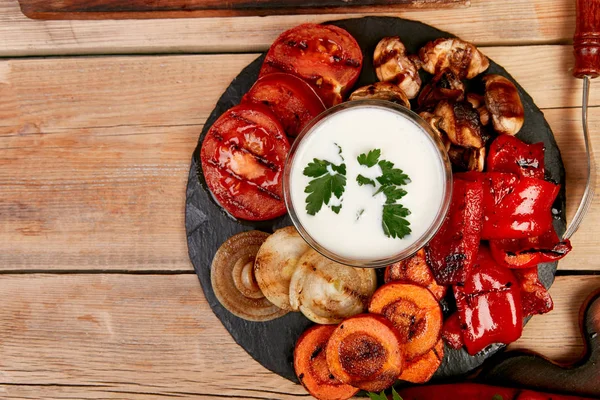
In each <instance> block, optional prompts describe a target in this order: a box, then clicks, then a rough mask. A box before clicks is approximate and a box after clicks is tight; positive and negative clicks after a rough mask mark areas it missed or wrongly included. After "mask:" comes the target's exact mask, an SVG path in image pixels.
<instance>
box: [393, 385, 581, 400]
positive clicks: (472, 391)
mask: <svg viewBox="0 0 600 400" xmlns="http://www.w3.org/2000/svg"><path fill="white" fill-rule="evenodd" d="M398 393H399V394H400V396H402V398H403V399H404V400H458V399H460V400H462V399H468V400H495V399H498V400H586V399H587V397H578V396H566V395H560V394H550V393H542V392H534V391H531V390H523V389H513V388H504V387H499V386H490V385H482V384H478V383H455V384H445V385H433V386H414V387H410V388H406V389H401V390H399V391H398Z"/></svg>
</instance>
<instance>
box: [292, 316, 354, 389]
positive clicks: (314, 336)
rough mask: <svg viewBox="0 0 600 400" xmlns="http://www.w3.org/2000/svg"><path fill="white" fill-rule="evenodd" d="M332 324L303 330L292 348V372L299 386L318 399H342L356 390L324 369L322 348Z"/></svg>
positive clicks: (333, 328)
mask: <svg viewBox="0 0 600 400" xmlns="http://www.w3.org/2000/svg"><path fill="white" fill-rule="evenodd" d="M335 328H336V327H335V325H315V326H313V327H312V328H309V329H308V330H306V331H305V332H304V333H303V334H302V336H300V339H298V342H296V348H295V349H294V369H295V370H296V376H298V379H299V380H300V383H302V385H303V386H304V387H305V388H306V390H308V393H310V394H311V395H312V396H313V397H315V398H317V399H319V400H346V399H349V398H350V397H352V396H354V395H355V394H356V393H357V392H358V389H357V388H355V387H352V386H350V385H346V384H344V383H342V382H340V381H339V380H337V379H336V378H335V377H334V376H333V375H332V374H331V372H329V368H328V367H327V360H326V356H325V354H326V353H325V348H326V347H327V341H328V340H329V337H330V336H331V334H332V333H333V331H335Z"/></svg>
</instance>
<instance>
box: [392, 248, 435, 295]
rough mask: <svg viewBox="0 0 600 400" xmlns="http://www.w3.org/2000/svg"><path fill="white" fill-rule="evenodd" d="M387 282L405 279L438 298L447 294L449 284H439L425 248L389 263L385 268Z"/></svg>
mask: <svg viewBox="0 0 600 400" xmlns="http://www.w3.org/2000/svg"><path fill="white" fill-rule="evenodd" d="M384 279H385V283H388V282H392V281H405V282H406V283H412V284H415V285H419V286H422V287H424V288H427V289H429V290H430V291H431V293H433V295H434V296H435V298H436V299H438V300H441V299H442V298H443V297H444V296H445V295H446V290H447V286H442V285H439V284H438V283H437V282H436V281H435V279H434V277H433V273H432V272H431V268H429V265H427V257H426V255H425V249H421V250H419V251H418V252H417V253H416V254H415V255H414V256H412V257H410V258H408V259H406V260H402V261H399V262H397V263H395V264H392V265H389V266H388V267H387V268H386V269H385V276H384Z"/></svg>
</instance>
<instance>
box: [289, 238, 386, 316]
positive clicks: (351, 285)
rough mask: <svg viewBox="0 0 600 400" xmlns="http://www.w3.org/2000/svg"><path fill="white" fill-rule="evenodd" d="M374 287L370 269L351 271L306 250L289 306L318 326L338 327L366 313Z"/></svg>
mask: <svg viewBox="0 0 600 400" xmlns="http://www.w3.org/2000/svg"><path fill="white" fill-rule="evenodd" d="M376 287H377V276H376V275H375V270H374V269H371V268H352V267H348V266H347V265H343V264H338V263H336V262H334V261H331V260H330V259H328V258H325V257H323V256H322V255H320V254H319V253H317V252H316V251H315V250H312V249H311V250H308V251H307V252H306V253H304V255H303V256H302V257H301V258H300V260H299V261H298V266H297V267H296V271H294V275H292V280H291V282H290V304H291V306H292V309H294V310H300V311H301V312H302V314H304V315H305V316H306V318H308V319H310V320H311V321H313V322H316V323H317V324H337V323H339V322H341V321H342V320H343V319H345V318H348V317H351V316H353V315H356V314H360V313H362V312H363V311H365V310H366V308H367V305H368V303H369V299H370V298H371V295H373V292H375V289H376Z"/></svg>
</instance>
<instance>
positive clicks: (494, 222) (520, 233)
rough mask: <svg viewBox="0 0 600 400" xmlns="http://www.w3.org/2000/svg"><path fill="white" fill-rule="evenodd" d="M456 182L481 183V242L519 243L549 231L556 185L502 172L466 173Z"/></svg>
mask: <svg viewBox="0 0 600 400" xmlns="http://www.w3.org/2000/svg"><path fill="white" fill-rule="evenodd" d="M455 178H456V179H465V180H470V181H481V182H482V183H483V186H484V192H485V195H484V197H483V225H482V230H481V238H482V239H484V240H487V239H522V238H527V237H531V236H541V235H543V234H544V233H546V232H548V231H550V230H551V229H552V204H553V203H554V200H555V199H556V196H557V195H558V192H559V191H560V186H559V185H555V184H553V183H551V182H546V181H544V180H541V179H536V178H519V177H518V176H517V175H514V174H509V173H504V172H485V173H483V172H467V173H462V174H455Z"/></svg>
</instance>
